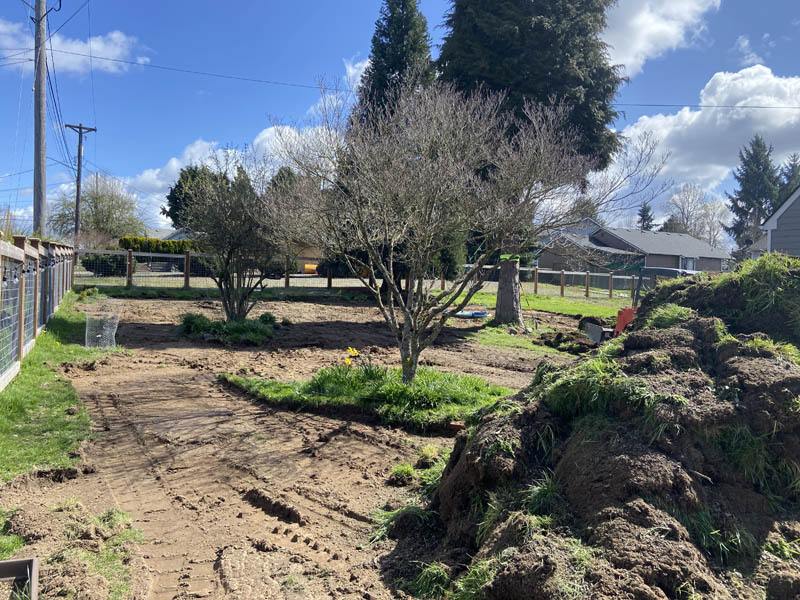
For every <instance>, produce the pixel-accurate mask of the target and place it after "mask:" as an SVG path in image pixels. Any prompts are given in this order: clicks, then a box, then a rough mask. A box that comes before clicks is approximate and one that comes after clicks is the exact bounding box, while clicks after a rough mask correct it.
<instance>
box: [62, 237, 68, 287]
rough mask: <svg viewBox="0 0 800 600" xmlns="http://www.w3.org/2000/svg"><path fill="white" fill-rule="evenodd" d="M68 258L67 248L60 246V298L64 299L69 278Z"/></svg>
mask: <svg viewBox="0 0 800 600" xmlns="http://www.w3.org/2000/svg"><path fill="white" fill-rule="evenodd" d="M68 258H69V257H68V256H67V247H66V246H63V245H62V246H61V263H62V265H63V266H62V267H61V298H64V294H66V293H67V290H68V289H69V288H68V287H67V281H68V280H69V278H68V277H67V259H68Z"/></svg>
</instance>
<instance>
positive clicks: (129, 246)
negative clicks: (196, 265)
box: [119, 235, 197, 254]
mask: <svg viewBox="0 0 800 600" xmlns="http://www.w3.org/2000/svg"><path fill="white" fill-rule="evenodd" d="M119 247H120V248H122V249H124V250H133V251H134V252H153V253H156V254H184V253H186V252H193V251H197V243H196V242H195V241H194V240H159V239H157V238H148V237H144V236H139V235H127V236H125V237H121V238H120V239H119Z"/></svg>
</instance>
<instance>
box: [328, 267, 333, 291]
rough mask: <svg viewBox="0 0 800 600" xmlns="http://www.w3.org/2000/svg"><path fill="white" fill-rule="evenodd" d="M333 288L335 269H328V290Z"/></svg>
mask: <svg viewBox="0 0 800 600" xmlns="http://www.w3.org/2000/svg"><path fill="white" fill-rule="evenodd" d="M332 287H333V269H331V268H330V267H328V289H331V288H332Z"/></svg>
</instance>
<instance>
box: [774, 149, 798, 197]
mask: <svg viewBox="0 0 800 600" xmlns="http://www.w3.org/2000/svg"><path fill="white" fill-rule="evenodd" d="M797 188H800V154H797V153H794V154H791V155H789V158H788V160H787V161H786V162H785V163H783V166H782V167H781V183H780V189H779V190H778V203H777V206H780V205H781V204H783V203H784V202H786V200H788V199H789V196H791V195H792V194H794V192H795V191H796V190H797Z"/></svg>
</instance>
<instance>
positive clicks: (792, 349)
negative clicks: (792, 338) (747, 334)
mask: <svg viewBox="0 0 800 600" xmlns="http://www.w3.org/2000/svg"><path fill="white" fill-rule="evenodd" d="M744 350H745V351H746V352H752V353H753V354H756V355H759V354H769V355H770V356H775V357H777V358H781V359H783V360H787V361H789V362H793V363H794V364H796V365H800V350H798V349H797V347H796V346H795V345H794V344H789V343H788V342H776V341H774V340H773V339H771V338H754V339H752V340H750V341H748V342H745V343H744Z"/></svg>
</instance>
